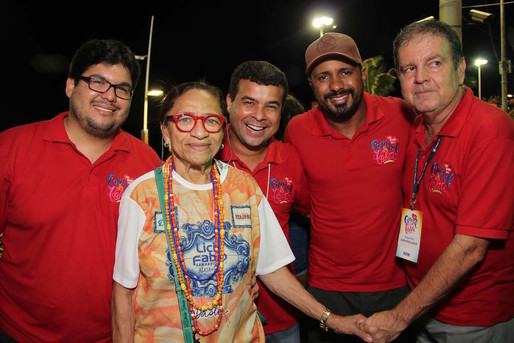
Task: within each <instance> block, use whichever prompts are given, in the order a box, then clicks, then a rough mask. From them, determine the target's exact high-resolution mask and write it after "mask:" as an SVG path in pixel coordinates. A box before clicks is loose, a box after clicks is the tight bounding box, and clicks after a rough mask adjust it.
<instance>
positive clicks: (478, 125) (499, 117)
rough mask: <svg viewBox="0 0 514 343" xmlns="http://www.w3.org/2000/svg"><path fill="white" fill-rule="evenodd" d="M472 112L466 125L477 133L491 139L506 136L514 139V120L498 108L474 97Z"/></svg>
mask: <svg viewBox="0 0 514 343" xmlns="http://www.w3.org/2000/svg"><path fill="white" fill-rule="evenodd" d="M470 112H471V113H470V116H471V117H470V120H467V121H466V124H467V125H470V126H472V127H473V128H474V129H475V130H476V131H478V132H481V133H482V134H485V135H487V136H489V137H491V138H495V137H499V136H502V135H505V136H507V137H509V138H510V139H513V137H514V120H513V119H512V118H511V117H510V116H509V115H508V114H507V112H505V111H503V110H502V109H501V108H499V107H498V106H496V105H494V104H490V103H488V102H485V101H483V100H480V99H478V98H475V97H474V98H473V103H472V105H471V109H470Z"/></svg>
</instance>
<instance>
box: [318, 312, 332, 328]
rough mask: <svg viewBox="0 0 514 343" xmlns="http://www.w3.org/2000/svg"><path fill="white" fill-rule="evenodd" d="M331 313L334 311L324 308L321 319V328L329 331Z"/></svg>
mask: <svg viewBox="0 0 514 343" xmlns="http://www.w3.org/2000/svg"><path fill="white" fill-rule="evenodd" d="M330 313H332V311H330V310H329V309H328V308H326V309H325V310H323V312H322V313H321V319H320V321H319V328H320V329H321V330H324V331H328V326H327V320H328V317H329V316H330Z"/></svg>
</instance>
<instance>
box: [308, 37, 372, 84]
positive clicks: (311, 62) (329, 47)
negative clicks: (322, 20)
mask: <svg viewBox="0 0 514 343" xmlns="http://www.w3.org/2000/svg"><path fill="white" fill-rule="evenodd" d="M330 56H333V57H338V56H342V57H344V58H346V59H348V60H350V61H352V62H354V63H356V64H359V65H362V58H361V54H360V53H359V49H358V48H357V44H355V41H354V40H353V39H352V37H350V36H347V35H345V34H342V33H337V32H327V33H325V34H324V35H323V36H322V37H320V38H318V39H316V40H315V41H314V42H312V43H311V45H309V47H308V48H307V50H306V51H305V65H306V66H307V68H306V69H305V73H306V74H307V75H309V74H310V73H311V71H312V69H313V68H314V67H315V66H316V64H318V63H319V62H320V61H321V60H322V59H323V60H324V59H326V57H330Z"/></svg>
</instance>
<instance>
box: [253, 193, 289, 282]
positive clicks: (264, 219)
mask: <svg viewBox="0 0 514 343" xmlns="http://www.w3.org/2000/svg"><path fill="white" fill-rule="evenodd" d="M258 211H259V222H260V228H261V237H260V239H261V242H260V248H259V255H258V257H257V266H256V273H257V275H266V274H269V273H272V272H274V271H275V270H277V269H279V268H281V267H283V266H286V265H288V264H289V263H291V262H293V261H294V259H295V257H294V255H293V252H292V251H291V248H290V247H289V244H288V243H287V239H286V237H285V235H284V232H283V231H282V228H281V227H280V224H279V222H278V220H277V218H276V217H275V214H274V213H273V210H272V209H271V206H270V204H269V203H268V200H267V199H266V198H265V197H263V198H262V201H261V203H260V204H259V207H258Z"/></svg>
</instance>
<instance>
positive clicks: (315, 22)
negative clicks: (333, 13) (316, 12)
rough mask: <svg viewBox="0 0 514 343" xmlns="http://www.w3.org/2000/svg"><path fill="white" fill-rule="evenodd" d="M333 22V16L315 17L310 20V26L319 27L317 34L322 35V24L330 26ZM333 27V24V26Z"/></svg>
mask: <svg viewBox="0 0 514 343" xmlns="http://www.w3.org/2000/svg"><path fill="white" fill-rule="evenodd" d="M333 22H334V18H330V17H325V16H323V17H316V18H314V20H313V21H312V26H314V27H315V28H317V29H319V36H320V37H321V36H323V26H330V25H332V23H333ZM333 28H335V25H334V26H333Z"/></svg>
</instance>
